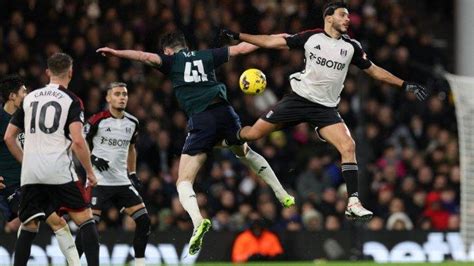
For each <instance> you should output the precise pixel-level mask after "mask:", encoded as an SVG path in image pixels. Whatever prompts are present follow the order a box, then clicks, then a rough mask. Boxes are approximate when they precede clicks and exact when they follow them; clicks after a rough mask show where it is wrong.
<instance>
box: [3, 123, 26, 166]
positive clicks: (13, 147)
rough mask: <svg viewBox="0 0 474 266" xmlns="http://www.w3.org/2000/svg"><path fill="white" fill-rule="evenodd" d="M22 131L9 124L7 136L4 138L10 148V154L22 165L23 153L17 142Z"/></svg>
mask: <svg viewBox="0 0 474 266" xmlns="http://www.w3.org/2000/svg"><path fill="white" fill-rule="evenodd" d="M20 132H21V129H20V128H19V127H17V126H15V125H14V124H8V127H7V130H6V131H5V135H4V136H3V140H4V141H5V144H6V145H7V147H8V150H9V151H10V153H11V154H12V155H13V157H15V159H16V160H17V161H19V162H20V163H21V162H22V160H23V151H22V149H21V148H20V146H19V145H18V143H17V142H16V140H17V138H18V134H20Z"/></svg>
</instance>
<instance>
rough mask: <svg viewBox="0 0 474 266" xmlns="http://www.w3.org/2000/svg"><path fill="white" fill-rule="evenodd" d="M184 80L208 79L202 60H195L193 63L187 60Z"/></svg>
mask: <svg viewBox="0 0 474 266" xmlns="http://www.w3.org/2000/svg"><path fill="white" fill-rule="evenodd" d="M195 67H197V70H196V69H193V68H195ZM184 81H185V82H201V81H207V74H206V72H204V65H203V64H202V60H195V61H193V62H192V63H191V62H186V65H185V66H184Z"/></svg>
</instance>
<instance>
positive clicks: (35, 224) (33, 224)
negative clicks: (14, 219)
mask: <svg viewBox="0 0 474 266" xmlns="http://www.w3.org/2000/svg"><path fill="white" fill-rule="evenodd" d="M39 225H40V221H39V220H38V219H33V220H31V221H29V222H27V223H24V224H22V225H21V227H22V228H23V229H25V230H27V231H31V232H38V230H39Z"/></svg>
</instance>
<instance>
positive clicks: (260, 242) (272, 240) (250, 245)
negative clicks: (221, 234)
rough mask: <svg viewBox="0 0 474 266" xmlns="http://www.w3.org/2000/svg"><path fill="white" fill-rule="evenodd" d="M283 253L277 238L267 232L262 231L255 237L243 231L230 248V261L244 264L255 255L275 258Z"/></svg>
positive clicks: (248, 231) (247, 231) (249, 232)
mask: <svg viewBox="0 0 474 266" xmlns="http://www.w3.org/2000/svg"><path fill="white" fill-rule="evenodd" d="M282 253H283V248H282V246H281V244H280V240H279V239H278V237H277V236H276V235H275V234H274V233H272V232H270V231H268V230H263V231H262V234H261V235H260V237H258V238H257V237H256V236H254V235H253V234H252V232H251V231H250V230H248V229H247V230H245V231H244V232H242V233H240V234H239V235H238V236H237V239H236V240H235V242H234V246H233V247H232V261H233V262H245V261H247V260H248V258H249V257H251V256H252V255H255V254H261V255H264V256H270V257H273V256H276V255H279V254H282Z"/></svg>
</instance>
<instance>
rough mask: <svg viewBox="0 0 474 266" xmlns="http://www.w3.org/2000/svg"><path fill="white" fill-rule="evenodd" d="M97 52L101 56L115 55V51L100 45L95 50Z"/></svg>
mask: <svg viewBox="0 0 474 266" xmlns="http://www.w3.org/2000/svg"><path fill="white" fill-rule="evenodd" d="M96 52H97V53H100V54H101V55H102V56H116V55H117V51H116V50H115V49H112V48H109V47H102V48H99V49H97V50H96Z"/></svg>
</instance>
